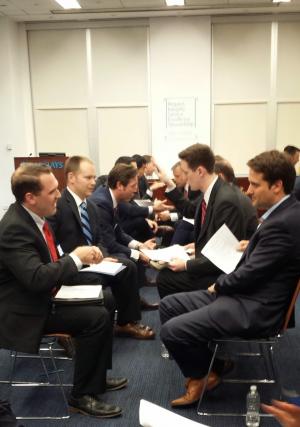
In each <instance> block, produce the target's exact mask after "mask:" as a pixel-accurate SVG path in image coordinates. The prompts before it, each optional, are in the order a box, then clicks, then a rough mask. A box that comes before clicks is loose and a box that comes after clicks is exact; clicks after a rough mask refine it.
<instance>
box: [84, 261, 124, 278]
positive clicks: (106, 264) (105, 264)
mask: <svg viewBox="0 0 300 427" xmlns="http://www.w3.org/2000/svg"><path fill="white" fill-rule="evenodd" d="M124 268H126V265H123V264H122V263H121V262H111V261H102V262H100V263H99V264H91V265H90V266H89V267H86V268H82V269H81V270H80V273H84V272H90V273H101V274H107V275H108V276H115V275H116V274H118V273H120V271H122V270H124Z"/></svg>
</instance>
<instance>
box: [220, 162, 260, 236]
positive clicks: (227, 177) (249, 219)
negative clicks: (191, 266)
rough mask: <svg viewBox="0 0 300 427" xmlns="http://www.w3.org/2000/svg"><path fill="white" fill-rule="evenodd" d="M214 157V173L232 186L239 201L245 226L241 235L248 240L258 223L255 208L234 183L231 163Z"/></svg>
mask: <svg viewBox="0 0 300 427" xmlns="http://www.w3.org/2000/svg"><path fill="white" fill-rule="evenodd" d="M215 157H216V159H215V160H216V161H215V173H216V174H217V175H218V176H219V177H220V178H222V179H224V181H226V182H228V184H230V185H231V186H232V189H233V190H234V191H235V192H236V195H237V197H238V199H239V201H240V204H241V208H242V211H243V217H244V226H245V229H244V232H243V236H244V239H246V240H249V239H250V237H251V236H252V234H253V233H254V232H255V230H256V228H257V224H258V220H257V212H256V209H255V208H254V206H253V205H252V203H251V200H250V198H249V197H248V196H246V194H244V193H243V192H242V191H241V190H240V188H239V187H238V186H237V185H235V174H234V170H233V167H232V166H231V164H230V163H229V162H228V161H227V160H225V159H217V156H215Z"/></svg>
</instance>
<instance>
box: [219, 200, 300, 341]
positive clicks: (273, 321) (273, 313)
mask: <svg viewBox="0 0 300 427" xmlns="http://www.w3.org/2000/svg"><path fill="white" fill-rule="evenodd" d="M299 218H300V203H299V202H298V201H297V200H296V199H295V197H294V196H293V195H291V196H290V197H289V198H288V199H287V200H285V201H284V202H283V203H282V204H281V205H279V206H278V207H277V208H276V209H275V210H274V211H273V212H272V213H271V215H270V216H269V217H268V218H267V219H266V220H265V221H264V222H263V223H262V224H261V225H260V227H259V228H258V229H257V231H256V232H255V233H254V235H253V236H252V238H251V239H250V242H249V245H248V248H247V250H246V251H245V253H244V255H243V257H242V259H241V260H240V262H239V264H238V266H237V268H236V269H235V271H234V272H232V273H230V274H228V275H225V274H223V275H221V276H220V277H219V278H218V279H217V281H216V284H215V287H216V290H217V292H218V295H228V296H232V297H233V298H234V299H236V300H238V301H239V303H240V304H239V307H240V308H241V307H242V311H240V312H239V313H236V315H237V316H238V318H239V319H240V322H241V323H243V324H244V327H245V328H247V326H248V325H251V327H252V328H253V327H255V326H256V327H257V329H258V330H260V331H262V330H264V332H265V334H267V333H268V332H267V331H270V332H276V331H278V329H279V328H280V327H281V326H282V323H283V318H284V316H285V313H286V311H287V307H288V305H289V303H290V300H291V296H292V294H293V292H294V289H295V286H296V284H297V281H298V279H299V276H300V221H299Z"/></svg>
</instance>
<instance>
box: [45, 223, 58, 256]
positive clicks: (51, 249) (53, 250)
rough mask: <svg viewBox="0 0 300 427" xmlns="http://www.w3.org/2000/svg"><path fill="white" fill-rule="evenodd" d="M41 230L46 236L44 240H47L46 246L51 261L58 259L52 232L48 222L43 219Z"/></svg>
mask: <svg viewBox="0 0 300 427" xmlns="http://www.w3.org/2000/svg"><path fill="white" fill-rule="evenodd" d="M43 232H44V236H45V238H46V242H47V246H48V249H49V252H50V255H51V259H52V261H53V262H55V261H56V260H58V256H57V252H56V246H55V243H54V239H53V235H52V232H51V230H50V228H49V225H48V223H47V222H46V221H45V222H44V225H43Z"/></svg>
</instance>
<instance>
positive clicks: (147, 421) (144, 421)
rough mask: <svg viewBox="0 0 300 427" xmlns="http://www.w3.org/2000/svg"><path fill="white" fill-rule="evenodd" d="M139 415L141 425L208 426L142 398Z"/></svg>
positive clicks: (151, 426) (164, 426)
mask: <svg viewBox="0 0 300 427" xmlns="http://www.w3.org/2000/svg"><path fill="white" fill-rule="evenodd" d="M139 415H140V425H141V426H143V427H167V426H172V427H175V426H176V427H208V426H207V425H204V424H201V423H198V422H196V421H192V420H189V419H187V418H184V417H182V416H181V415H177V414H174V412H171V411H168V410H167V409H164V408H161V407H160V406H158V405H154V403H151V402H148V401H147V400H143V399H142V400H141V402H140V413H139Z"/></svg>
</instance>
